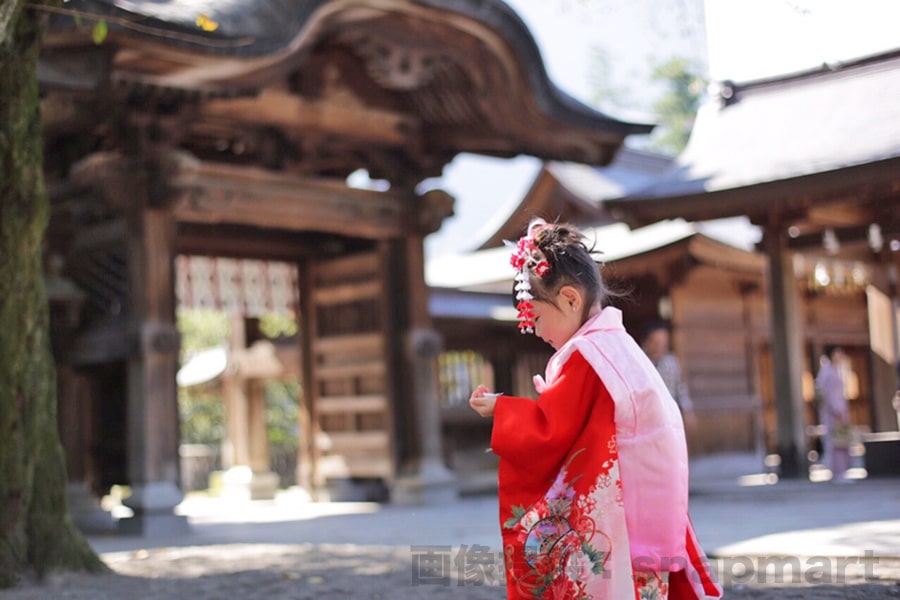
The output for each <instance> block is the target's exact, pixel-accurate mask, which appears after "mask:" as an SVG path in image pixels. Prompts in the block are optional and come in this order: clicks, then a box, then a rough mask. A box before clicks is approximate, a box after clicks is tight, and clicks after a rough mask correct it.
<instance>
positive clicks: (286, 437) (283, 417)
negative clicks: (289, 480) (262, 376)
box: [265, 381, 300, 448]
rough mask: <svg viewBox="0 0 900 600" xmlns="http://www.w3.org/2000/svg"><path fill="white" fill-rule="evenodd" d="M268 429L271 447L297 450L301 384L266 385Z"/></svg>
mask: <svg viewBox="0 0 900 600" xmlns="http://www.w3.org/2000/svg"><path fill="white" fill-rule="evenodd" d="M265 395H266V429H267V434H268V438H269V445H270V446H277V447H283V448H297V445H298V438H299V421H298V418H299V412H300V402H299V398H300V384H299V383H298V382H296V381H272V382H270V383H268V384H267V385H266V391H265Z"/></svg>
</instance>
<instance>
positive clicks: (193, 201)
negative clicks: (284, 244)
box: [170, 163, 409, 239]
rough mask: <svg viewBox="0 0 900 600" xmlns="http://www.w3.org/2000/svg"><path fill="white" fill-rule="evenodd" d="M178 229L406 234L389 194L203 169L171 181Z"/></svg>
mask: <svg viewBox="0 0 900 600" xmlns="http://www.w3.org/2000/svg"><path fill="white" fill-rule="evenodd" d="M170 184H171V188H172V189H173V191H174V193H175V195H176V200H175V202H174V205H173V211H174V214H175V218H176V220H177V221H179V222H182V223H205V224H225V223H232V224H242V225H251V226H256V227H269V228H273V229H281V230H289V231H309V232H319V233H322V232H326V233H337V234H342V235H345V236H350V237H362V238H368V239H384V238H389V237H397V236H402V235H404V234H405V232H406V230H407V222H408V221H409V218H408V213H409V203H407V202H405V201H404V200H403V199H402V198H399V197H397V196H394V195H392V194H390V193H388V192H375V191H371V190H360V189H354V188H350V187H347V185H346V184H345V183H344V182H343V181H338V180H324V179H311V178H304V177H297V176H294V175H287V174H283V173H276V172H273V171H267V170H264V169H258V168H251V167H236V166H230V165H221V164H210V163H202V164H200V165H199V166H198V167H197V168H196V169H195V170H190V171H188V170H182V171H181V172H180V173H179V174H178V175H176V176H175V177H173V178H172V179H171V180H170Z"/></svg>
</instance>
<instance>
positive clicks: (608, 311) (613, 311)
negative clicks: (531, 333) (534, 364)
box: [534, 306, 625, 393]
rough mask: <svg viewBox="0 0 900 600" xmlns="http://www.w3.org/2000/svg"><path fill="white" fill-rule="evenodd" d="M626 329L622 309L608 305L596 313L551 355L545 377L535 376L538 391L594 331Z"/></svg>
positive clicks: (548, 382) (549, 382)
mask: <svg viewBox="0 0 900 600" xmlns="http://www.w3.org/2000/svg"><path fill="white" fill-rule="evenodd" d="M617 330H621V331H625V326H624V325H622V311H621V310H619V309H618V308H614V307H612V306H607V307H606V308H604V309H602V310H601V311H600V312H598V313H597V314H596V315H594V316H593V317H591V318H590V319H588V320H587V321H585V322H584V325H582V326H581V328H580V329H579V330H578V331H576V332H575V335H573V336H572V337H571V338H569V340H568V341H567V342H566V343H565V344H563V345H562V347H561V348H560V349H559V350H557V351H556V353H555V354H554V355H553V356H551V357H550V361H549V362H548V363H547V371H546V373H545V377H546V379H545V378H543V377H541V376H540V375H535V376H534V386H535V388H536V389H537V391H538V393H541V392H542V391H543V390H544V389H546V387H547V386H548V385H549V384H551V383H552V382H553V380H554V379H555V378H556V376H557V375H558V374H559V371H560V369H561V368H562V366H563V365H564V364H565V363H566V361H567V360H569V357H570V356H571V355H572V353H573V352H574V351H575V350H576V349H577V346H578V343H579V342H580V341H582V340H584V339H585V338H587V337H588V336H590V335H591V334H593V333H596V332H600V331H617Z"/></svg>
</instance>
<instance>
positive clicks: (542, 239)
mask: <svg viewBox="0 0 900 600" xmlns="http://www.w3.org/2000/svg"><path fill="white" fill-rule="evenodd" d="M534 243H535V246H537V248H538V250H540V252H541V254H543V256H544V259H546V261H547V263H548V264H549V265H550V268H549V270H548V271H547V272H546V273H545V274H544V276H543V277H538V276H537V275H535V274H534V273H529V275H530V277H531V293H532V295H533V296H534V299H535V300H540V301H542V302H549V303H551V304H552V303H553V302H554V299H555V298H556V295H557V293H558V292H559V290H560V288H562V287H563V286H565V285H571V286H573V287H577V288H579V289H580V290H581V291H582V293H583V294H584V299H585V306H584V313H583V314H582V318H586V317H587V314H588V311H590V309H591V307H592V306H593V305H594V304H595V303H597V302H599V303H600V305H601V306H606V305H607V304H608V301H609V299H610V296H611V292H610V290H609V288H607V286H606V285H605V283H604V281H603V278H602V276H601V275H600V265H599V264H598V263H597V261H595V260H594V257H593V254H594V253H595V251H594V248H593V247H591V248H588V246H587V244H585V236H584V234H583V233H582V232H581V231H579V230H578V228H576V227H575V226H574V225H571V224H568V223H554V224H547V225H543V226H541V227H539V228H538V229H536V231H535V232H534Z"/></svg>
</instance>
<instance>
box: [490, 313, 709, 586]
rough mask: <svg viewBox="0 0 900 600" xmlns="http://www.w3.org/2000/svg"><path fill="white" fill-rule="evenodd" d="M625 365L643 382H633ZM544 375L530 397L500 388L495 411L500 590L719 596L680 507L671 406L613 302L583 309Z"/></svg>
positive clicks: (678, 443)
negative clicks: (590, 312)
mask: <svg viewBox="0 0 900 600" xmlns="http://www.w3.org/2000/svg"><path fill="white" fill-rule="evenodd" d="M626 338H627V339H626ZM631 345H633V346H634V348H632V347H631ZM637 353H640V354H639V355H638V354H637ZM640 357H643V359H641V358H640ZM621 361H625V362H626V364H627V366H626V367H625V368H624V369H619V367H617V366H615V365H617V364H619V363H620V362H621ZM635 364H636V365H637V367H635V366H634V365H635ZM647 365H649V370H648V369H647ZM635 368H637V371H635V370H634V369H635ZM623 373H624V374H627V373H630V374H631V375H633V376H634V377H633V378H634V380H636V381H638V382H642V381H647V382H649V383H646V384H635V385H632V384H631V383H628V381H629V380H628V379H627V378H626V377H624V375H623ZM601 374H602V375H603V376H604V377H606V378H607V379H609V380H610V381H609V383H608V384H607V383H606V382H605V381H604V380H603V379H602V378H601ZM547 377H548V382H547V384H543V382H539V386H538V388H539V391H540V392H541V393H540V396H539V398H538V400H537V401H535V400H532V399H529V398H517V397H512V396H501V397H499V398H498V399H497V403H496V407H495V411H494V427H493V434H492V439H491V446H492V448H493V450H494V452H495V453H496V454H497V455H498V456H499V457H500V468H499V495H500V524H501V533H502V536H503V551H504V557H505V568H506V581H507V593H508V597H509V598H558V599H563V598H565V599H600V598H602V599H609V600H623V599H629V598H638V599H640V600H645V599H646V600H651V599H656V600H664V599H666V598H669V599H671V600H681V599H691V600H693V599H697V598H704V597H720V596H721V589H720V588H719V587H718V585H717V584H715V582H714V581H712V579H711V577H710V574H709V572H708V568H707V567H708V565H707V563H706V558H705V556H704V555H703V552H702V550H701V549H700V547H699V544H698V543H697V541H696V538H695V537H694V535H693V529H692V527H691V525H690V522H689V520H688V517H687V464H686V456H687V452H686V447H683V446H685V444H684V431H683V428H682V426H681V422H680V416H677V414H678V413H677V407H675V404H674V400H672V398H671V396H668V394H667V393H666V392H661V391H660V390H659V387H662V389H664V385H662V382H661V380H660V379H659V376H658V374H657V373H656V371H655V370H654V369H653V367H652V364H650V362H649V360H647V359H646V357H644V355H643V353H641V351H640V349H639V348H638V347H637V345H636V344H634V342H633V340H631V338H630V336H627V334H626V333H625V331H624V328H622V326H621V316H620V314H619V313H618V311H616V310H615V309H610V308H607V309H604V311H602V312H601V314H600V315H598V316H597V317H594V318H592V319H591V320H589V321H588V323H586V324H585V326H584V327H582V329H581V330H580V331H579V332H578V333H577V334H576V335H575V336H574V337H573V339H572V340H570V342H567V343H566V345H564V346H563V348H561V349H560V350H559V351H558V352H557V353H556V354H555V355H554V358H553V359H551V362H550V364H549V365H548V369H547ZM613 380H615V381H613ZM657 380H658V381H657ZM623 382H624V383H623ZM657 383H658V384H659V386H657ZM610 389H612V390H615V394H616V397H614V396H613V394H611V392H610ZM635 389H637V392H635ZM648 390H649V391H648ZM650 392H652V393H650ZM663 394H665V395H663ZM648 402H649V403H650V404H649V406H650V408H641V407H644V406H645V405H647V403H648ZM665 403H671V407H670V406H669V405H668V404H665ZM657 408H659V410H657ZM670 408H671V410H670ZM644 413H646V414H647V415H648V416H647V417H644V416H643V414H644ZM673 415H675V416H673ZM676 418H677V423H675V422H674V420H675V419H676ZM626 420H627V421H629V422H628V423H623V421H626ZM645 421H646V422H647V423H645ZM645 432H647V433H645ZM657 432H661V433H660V435H661V436H662V438H661V439H662V441H660V439H656V438H659V436H658V435H656V434H657ZM620 438H621V440H620ZM620 441H621V442H627V443H626V444H625V446H622V447H621V448H620V445H619V444H620ZM645 442H646V444H647V446H646V452H650V453H656V452H659V453H664V455H660V456H652V457H650V459H648V457H646V456H645V454H646V452H644V451H643V450H642V448H643V446H642V444H644V443H645ZM626 449H627V452H626V454H624V455H623V456H622V457H621V460H620V450H621V451H623V452H624V451H625V450H626ZM667 454H672V455H674V456H669V455H667ZM682 457H683V458H682ZM622 464H624V465H626V466H627V467H629V468H631V469H632V472H631V473H629V474H628V476H623V475H624V474H622V473H620V467H621V466H622ZM663 478H667V479H663ZM668 480H672V481H674V485H669V481H668ZM623 481H624V483H623ZM629 486H631V487H629ZM682 496H683V497H682ZM645 515H646V516H645Z"/></svg>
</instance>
